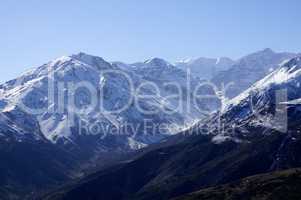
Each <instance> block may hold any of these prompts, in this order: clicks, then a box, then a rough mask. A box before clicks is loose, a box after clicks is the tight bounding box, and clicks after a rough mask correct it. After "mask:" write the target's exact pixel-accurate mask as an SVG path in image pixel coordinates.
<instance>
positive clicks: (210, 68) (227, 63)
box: [175, 57, 235, 80]
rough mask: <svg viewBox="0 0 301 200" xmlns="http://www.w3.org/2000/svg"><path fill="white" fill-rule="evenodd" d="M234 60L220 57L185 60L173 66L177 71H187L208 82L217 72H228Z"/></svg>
mask: <svg viewBox="0 0 301 200" xmlns="http://www.w3.org/2000/svg"><path fill="white" fill-rule="evenodd" d="M234 63H235V61H234V60H232V59H230V58H227V57H221V58H203V57H200V58H197V59H185V60H182V61H179V62H176V63H175V66H176V67H178V68H179V69H182V70H184V71H187V70H188V69H189V70H190V71H191V73H192V74H193V75H194V76H196V77H199V78H201V79H206V80H210V79H211V78H213V77H214V76H215V75H217V74H218V73H219V72H222V71H225V70H228V69H229V68H230V67H231V66H232V65H233V64H234Z"/></svg>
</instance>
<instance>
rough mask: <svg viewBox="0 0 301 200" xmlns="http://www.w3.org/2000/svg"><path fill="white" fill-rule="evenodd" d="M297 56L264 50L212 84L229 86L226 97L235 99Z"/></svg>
mask: <svg viewBox="0 0 301 200" xmlns="http://www.w3.org/2000/svg"><path fill="white" fill-rule="evenodd" d="M295 56H297V54H295V53H286V52H281V53H277V52H274V51H273V50H271V49H264V50H262V51H259V52H255V53H252V54H250V55H247V56H245V57H243V58H241V59H240V60H238V61H236V62H235V64H233V66H231V67H230V68H229V69H228V70H225V71H222V72H219V73H218V74H217V75H216V76H214V77H213V78H212V82H213V83H214V84H216V85H219V86H220V85H225V86H226V85H229V87H228V90H227V91H226V95H227V97H228V98H233V97H235V96H237V95H238V94H240V93H241V92H243V91H244V90H246V89H247V88H249V87H250V86H251V85H252V84H253V83H255V82H256V81H258V80H260V79H262V78H264V77H265V76H266V75H267V74H269V73H270V72H272V71H273V70H275V69H277V68H278V67H279V65H281V64H282V63H283V62H285V61H287V60H290V59H292V58H293V57H295Z"/></svg>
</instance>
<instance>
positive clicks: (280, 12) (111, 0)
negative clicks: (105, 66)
mask: <svg viewBox="0 0 301 200" xmlns="http://www.w3.org/2000/svg"><path fill="white" fill-rule="evenodd" d="M300 8H301V1H300V0H119V1H118V0H107V1H103V0H76V1H74V0H72V1H71V0H70V1H69V0H49V1H41V0H26V1H25V0H24V1H19V0H18V1H17V0H2V1H1V6H0V30H1V32H0V45H1V48H0V82H3V81H5V80H8V79H11V78H13V77H15V76H17V75H18V74H20V73H21V72H23V71H24V70H25V69H28V68H31V67H33V66H38V65H40V64H43V63H45V62H47V61H49V60H51V59H53V58H56V57H59V56H62V55H69V54H72V53H77V52H79V51H83V52H87V53H90V54H94V55H99V56H102V57H104V58H105V59H107V60H109V61H112V60H121V61H125V62H134V61H139V60H144V59H147V58H149V57H154V56H159V57H163V58H165V59H167V60H169V61H175V60H178V59H182V58H187V57H198V56H207V57H219V56H229V57H232V58H238V57H240V56H242V55H245V54H247V53H250V52H253V51H257V50H259V49H263V48H265V47H270V48H272V49H274V50H277V51H294V52H300V51H301V26H300V19H301V12H300Z"/></svg>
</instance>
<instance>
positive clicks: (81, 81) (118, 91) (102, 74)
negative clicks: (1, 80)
mask: <svg viewBox="0 0 301 200" xmlns="http://www.w3.org/2000/svg"><path fill="white" fill-rule="evenodd" d="M144 82H145V80H144V79H142V78H141V77H140V76H139V75H137V74H135V73H134V72H132V71H129V70H124V69H121V68H119V67H117V65H112V64H110V63H108V62H106V61H105V60H103V59H102V58H100V57H95V56H91V55H87V54H84V53H80V54H77V55H72V56H66V57H61V58H58V59H56V60H54V61H51V62H49V63H47V64H44V65H42V66H41V67H38V68H36V69H33V70H31V71H28V72H26V73H25V74H23V75H22V76H20V77H19V78H16V79H14V80H11V81H9V82H7V83H5V84H3V85H1V86H0V92H1V97H0V98H1V110H2V113H5V112H9V113H11V114H12V115H13V114H14V113H15V110H16V108H18V109H21V110H22V112H25V113H28V114H30V115H31V116H32V117H33V120H37V121H38V124H39V127H40V130H41V132H42V134H43V135H44V136H45V137H46V138H47V139H48V140H50V141H52V142H53V143H57V144H68V145H70V144H73V145H75V146H81V144H82V143H87V142H83V140H86V139H85V138H89V139H87V140H89V143H90V142H91V140H92V141H93V143H96V144H94V145H95V146H97V150H100V151H107V150H108V149H115V150H116V149H117V150H122V149H137V148H141V147H144V146H146V145H148V144H150V143H153V142H157V141H159V140H160V139H161V138H163V137H164V136H165V135H170V134H172V133H173V130H172V128H166V129H160V131H159V130H158V129H159V128H160V127H156V125H157V124H165V125H173V128H175V130H174V131H178V130H176V128H178V126H179V127H180V126H181V125H183V123H184V122H185V117H184V116H183V115H182V114H181V113H178V112H172V113H170V114H167V112H165V111H166V110H167V111H171V110H172V105H170V103H169V102H168V101H166V100H165V99H164V98H163V97H162V96H160V94H157V93H155V91H154V90H153V89H152V88H149V87H142V88H140V90H139V91H138V92H139V93H137V90H135V89H137V87H138V86H139V85H141V84H142V83H144ZM137 95H141V96H142V95H151V97H148V98H141V99H140V98H138V100H137V101H134V100H133V99H132V98H133V97H137ZM137 104H139V105H138V106H137ZM139 109H140V110H139ZM163 110H164V112H163ZM15 117H17V116H15ZM146 120H148V121H146ZM20 123H21V122H20ZM23 126H26V124H24V125H23ZM36 129H38V128H36ZM91 138H93V139H91ZM90 146H93V145H90Z"/></svg>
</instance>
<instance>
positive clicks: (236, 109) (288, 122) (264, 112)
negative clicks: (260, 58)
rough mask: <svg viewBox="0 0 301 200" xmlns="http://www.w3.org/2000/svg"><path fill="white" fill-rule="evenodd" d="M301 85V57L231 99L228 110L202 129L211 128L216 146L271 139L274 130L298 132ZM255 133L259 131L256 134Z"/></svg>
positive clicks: (221, 112)
mask: <svg viewBox="0 0 301 200" xmlns="http://www.w3.org/2000/svg"><path fill="white" fill-rule="evenodd" d="M300 85H301V57H300V56H298V57H295V58H293V59H291V60H289V61H287V62H285V63H283V64H282V65H281V66H280V67H279V68H278V69H276V70H275V71H273V72H271V73H270V74H268V75H267V76H266V77H264V78H263V79H261V80H259V81H258V82H256V83H255V84H253V85H252V86H251V87H250V88H249V89H247V90H246V91H244V92H242V93H241V94H240V95H238V96H237V97H235V98H233V99H231V100H230V101H229V102H228V103H227V105H226V106H225V109H224V110H222V111H220V112H218V113H216V114H215V115H213V116H212V117H210V118H208V119H206V120H205V121H204V122H203V123H201V126H203V125H204V124H205V126H208V127H210V126H211V127H210V128H211V129H210V130H211V132H212V133H214V134H216V137H215V138H214V139H213V140H215V141H216V142H222V141H225V140H227V139H233V140H236V141H240V140H241V139H242V140H248V139H249V138H252V137H254V136H256V134H259V135H261V134H263V135H265V134H268V135H270V134H271V132H272V131H271V130H274V131H275V132H281V133H286V134H288V133H290V132H291V131H292V130H293V131H295V132H296V130H294V129H295V126H296V124H298V123H299V118H300V114H301V113H300V111H299V110H300V107H301V105H300V103H301V101H300V98H301V87H300ZM292 126H294V128H292ZM229 130H230V131H229ZM254 130H258V131H257V132H256V134H254ZM251 132H252V134H251V135H250V133H251Z"/></svg>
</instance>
